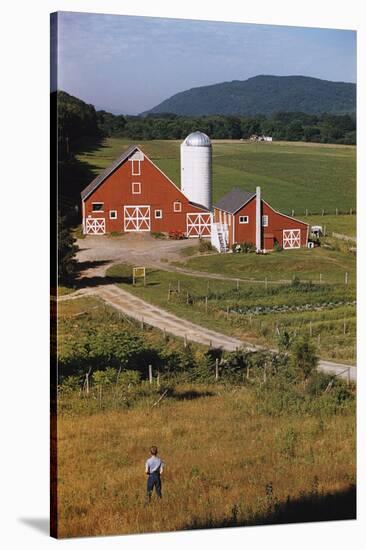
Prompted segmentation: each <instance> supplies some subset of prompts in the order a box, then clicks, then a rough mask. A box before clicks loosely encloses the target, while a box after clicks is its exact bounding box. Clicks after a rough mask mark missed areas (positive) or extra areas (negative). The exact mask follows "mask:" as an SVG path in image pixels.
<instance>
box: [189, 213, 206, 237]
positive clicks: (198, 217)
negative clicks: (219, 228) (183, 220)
mask: <svg viewBox="0 0 366 550" xmlns="http://www.w3.org/2000/svg"><path fill="white" fill-rule="evenodd" d="M210 236H211V214H206V213H205V214H197V213H194V214H187V237H210Z"/></svg>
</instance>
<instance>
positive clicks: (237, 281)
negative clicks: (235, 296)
mask: <svg viewBox="0 0 366 550" xmlns="http://www.w3.org/2000/svg"><path fill="white" fill-rule="evenodd" d="M236 290H239V279H236Z"/></svg>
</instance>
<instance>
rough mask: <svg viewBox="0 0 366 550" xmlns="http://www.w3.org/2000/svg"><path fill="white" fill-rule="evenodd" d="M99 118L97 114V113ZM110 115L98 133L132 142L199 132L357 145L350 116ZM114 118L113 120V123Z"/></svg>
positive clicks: (225, 136) (226, 136)
mask: <svg viewBox="0 0 366 550" xmlns="http://www.w3.org/2000/svg"><path fill="white" fill-rule="evenodd" d="M97 114H98V115H99V112H98V113H97ZM106 114H108V115H109V117H108V118H105V119H104V121H103V125H101V126H100V130H101V132H102V133H103V134H105V135H108V136H114V137H127V138H130V139H131V140H154V139H184V138H185V137H186V136H187V135H188V134H189V133H190V132H194V131H196V130H200V131H202V132H205V133H206V134H208V135H209V136H210V138H212V139H248V138H250V136H252V135H253V134H257V135H262V134H264V135H270V136H272V137H273V139H274V140H289V141H310V142H319V143H347V144H350V145H352V144H355V143H356V121H355V118H354V116H350V115H333V116H331V117H330V116H328V115H308V114H306V113H299V112H295V113H275V114H274V115H267V116H264V115H256V116H255V117H246V116H240V117H231V116H226V115H207V116H206V115H202V116H188V115H180V116H178V115H173V116H174V118H170V117H167V116H164V115H156V116H154V117H152V116H147V117H131V116H127V115H126V116H125V117H123V118H124V120H125V124H124V125H118V120H119V118H120V116H116V115H112V114H111V113H106ZM115 119H116V120H115Z"/></svg>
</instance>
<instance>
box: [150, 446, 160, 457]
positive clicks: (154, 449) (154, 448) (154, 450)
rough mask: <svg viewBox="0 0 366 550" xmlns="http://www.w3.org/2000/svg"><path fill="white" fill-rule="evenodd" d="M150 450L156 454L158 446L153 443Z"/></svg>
mask: <svg viewBox="0 0 366 550" xmlns="http://www.w3.org/2000/svg"><path fill="white" fill-rule="evenodd" d="M150 452H151V454H152V455H157V454H158V448H157V447H155V445H153V446H152V447H151V449H150Z"/></svg>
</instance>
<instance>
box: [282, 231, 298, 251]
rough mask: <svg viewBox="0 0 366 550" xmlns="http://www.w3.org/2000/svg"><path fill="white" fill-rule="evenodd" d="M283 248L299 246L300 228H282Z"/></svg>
mask: <svg viewBox="0 0 366 550" xmlns="http://www.w3.org/2000/svg"><path fill="white" fill-rule="evenodd" d="M282 246H283V248H300V246H301V230H300V229H284V230H283V245H282Z"/></svg>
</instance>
